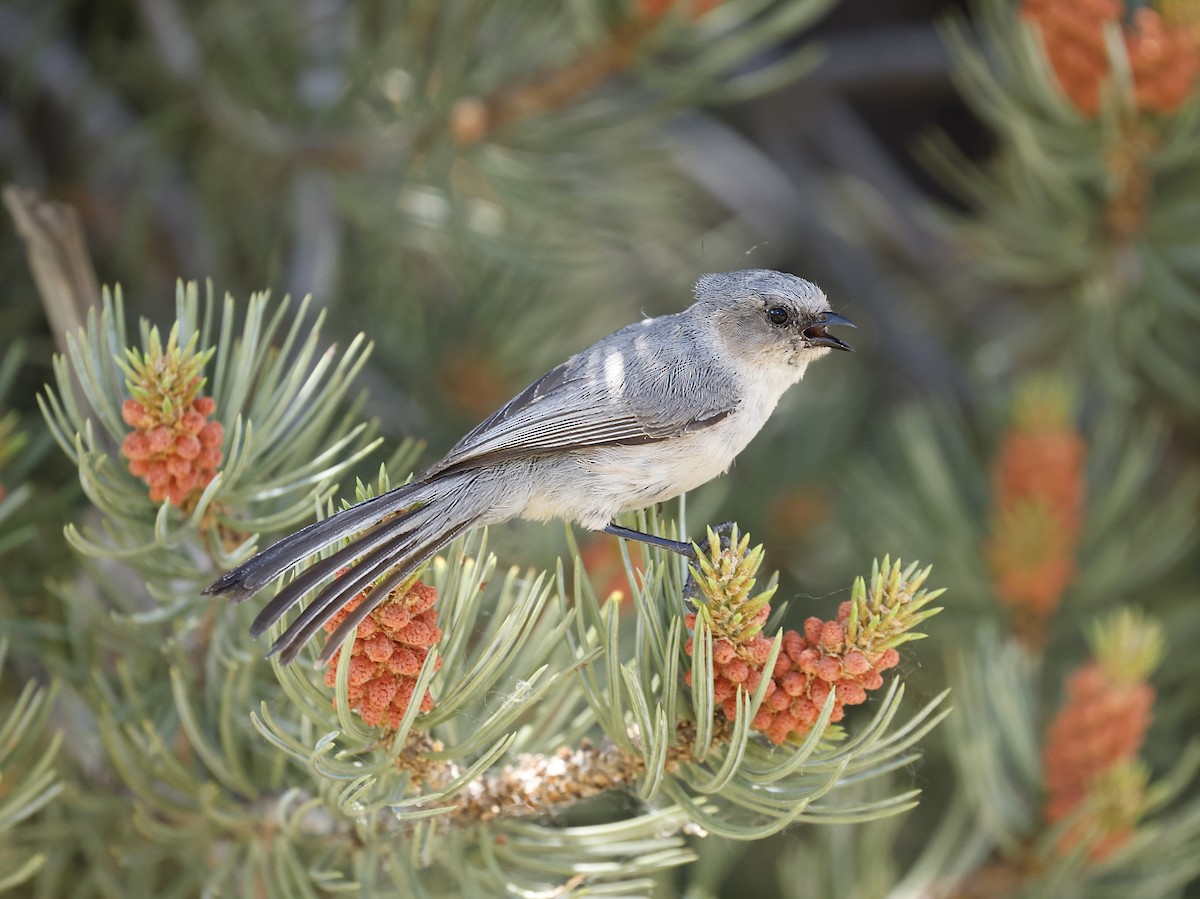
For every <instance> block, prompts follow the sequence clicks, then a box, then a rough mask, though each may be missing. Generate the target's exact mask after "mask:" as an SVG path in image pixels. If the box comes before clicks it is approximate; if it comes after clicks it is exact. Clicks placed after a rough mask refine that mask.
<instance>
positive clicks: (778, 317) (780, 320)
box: [767, 306, 791, 325]
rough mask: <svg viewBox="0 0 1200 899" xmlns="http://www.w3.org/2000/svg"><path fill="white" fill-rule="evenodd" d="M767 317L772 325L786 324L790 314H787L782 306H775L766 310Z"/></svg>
mask: <svg viewBox="0 0 1200 899" xmlns="http://www.w3.org/2000/svg"><path fill="white" fill-rule="evenodd" d="M767 318H768V319H769V320H770V322H771V324H773V325H786V324H787V323H788V321H790V320H791V316H790V315H788V311H787V310H786V309H784V308H783V307H782V306H776V307H775V308H774V309H771V310H769V311H768V312H767Z"/></svg>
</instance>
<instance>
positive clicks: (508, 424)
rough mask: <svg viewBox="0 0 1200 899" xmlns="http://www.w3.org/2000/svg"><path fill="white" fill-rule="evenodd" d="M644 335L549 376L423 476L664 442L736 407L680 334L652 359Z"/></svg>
mask: <svg viewBox="0 0 1200 899" xmlns="http://www.w3.org/2000/svg"><path fill="white" fill-rule="evenodd" d="M637 327H638V326H631V329H632V328H637ZM631 329H625V330H626V331H631ZM624 333H625V331H622V332H618V334H617V335H614V337H616V336H619V335H621V334H624ZM647 336H648V335H646V334H645V333H640V334H639V333H636V332H633V333H631V335H630V336H629V339H627V340H624V341H617V342H616V343H615V345H613V344H611V343H610V344H608V345H601V346H594V347H591V348H590V349H588V350H585V351H584V352H582V353H580V354H578V355H577V356H573V357H571V358H570V359H568V360H567V361H566V362H564V363H563V364H562V365H559V366H558V367H556V368H554V369H551V370H550V371H549V372H547V373H546V374H544V375H542V377H540V378H538V380H536V381H534V382H533V383H532V384H530V385H529V386H528V387H527V388H525V389H524V390H523V391H521V392H520V393H519V394H517V395H516V396H515V397H513V398H512V399H511V400H509V401H508V402H507V403H506V404H505V405H504V406H503V407H501V408H500V409H499V410H497V411H496V412H495V413H493V414H492V415H491V416H490V417H489V418H487V419H486V420H485V421H483V422H481V423H480V424H479V425H478V426H476V427H475V428H474V429H473V430H472V431H471V432H470V433H469V434H467V435H466V436H465V437H463V438H462V440H460V441H459V442H458V443H457V444H456V445H455V446H454V448H453V449H451V450H450V452H449V453H447V454H446V457H445V458H444V459H442V460H441V461H440V462H438V463H436V464H435V465H433V466H432V467H431V468H430V469H429V470H428V471H426V472H425V474H424V477H436V476H438V475H442V474H448V473H450V472H453V471H461V470H463V469H467V468H475V467H478V466H480V465H486V464H491V463H493V462H499V461H503V460H507V459H520V458H527V457H530V456H536V455H542V454H545V453H548V452H555V451H566V450H572V449H584V448H587V447H595V446H611V445H636V444H644V443H653V442H656V441H659V440H667V439H670V438H672V437H678V436H681V435H683V434H686V433H689V432H692V431H698V430H702V429H704V428H707V427H711V426H712V425H714V424H716V423H717V422H719V421H721V420H722V419H724V418H725V417H726V416H728V415H730V414H731V413H732V412H733V411H734V410H735V409H736V408H737V404H738V396H737V394H736V392H735V391H734V390H733V389H732V387H731V385H730V384H729V383H728V382H726V381H717V382H716V383H715V384H714V383H713V380H712V379H711V377H708V375H709V374H710V373H709V372H707V371H705V370H704V365H705V356H704V355H703V354H701V353H699V352H697V348H695V347H694V346H689V345H688V343H689V341H687V340H686V339H685V337H686V335H682V336H679V337H678V339H677V340H674V341H662V340H659V341H655V344H661V343H666V344H667V346H666V347H665V348H660V349H659V350H658V351H655V352H647V351H646V347H645V338H646V337H647ZM636 338H641V340H638V339H636ZM610 341H611V338H610Z"/></svg>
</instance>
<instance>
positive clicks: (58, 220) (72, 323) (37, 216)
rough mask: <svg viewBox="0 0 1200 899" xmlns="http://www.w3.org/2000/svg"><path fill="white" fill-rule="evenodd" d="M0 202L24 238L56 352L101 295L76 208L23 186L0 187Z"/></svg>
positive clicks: (76, 330) (64, 345)
mask: <svg viewBox="0 0 1200 899" xmlns="http://www.w3.org/2000/svg"><path fill="white" fill-rule="evenodd" d="M4 205H5V206H7V207H8V212H9V214H10V215H11V216H12V218H13V222H14V223H15V224H16V227H17V233H18V234H20V235H21V238H22V239H23V240H24V241H25V250H26V254H27V255H28V257H29V268H30V270H31V271H32V272H33V280H34V283H36V284H37V288H38V293H39V294H41V298H42V304H43V305H44V306H45V308H46V317H47V318H49V319H50V329H51V330H52V331H53V332H54V342H55V345H56V346H57V347H58V351H59V352H60V353H65V352H66V351H67V345H66V335H67V334H75V333H76V332H78V331H79V330H80V329H81V328H83V324H84V321H85V320H86V319H87V310H88V309H90V308H92V307H93V306H95V305H97V303H98V302H99V300H100V285H99V282H98V281H97V280H96V271H95V269H94V268H93V267H92V260H91V257H90V256H89V255H88V248H87V238H86V237H84V233H83V225H82V224H81V222H80V219H79V213H78V212H76V211H75V210H74V209H73V208H72V207H70V206H68V205H67V204H65V203H59V202H56V201H54V200H45V199H42V197H40V196H39V195H38V194H37V192H36V191H34V190H31V189H29V188H27V187H18V186H17V185H11V184H10V185H9V186H7V187H5V188H4Z"/></svg>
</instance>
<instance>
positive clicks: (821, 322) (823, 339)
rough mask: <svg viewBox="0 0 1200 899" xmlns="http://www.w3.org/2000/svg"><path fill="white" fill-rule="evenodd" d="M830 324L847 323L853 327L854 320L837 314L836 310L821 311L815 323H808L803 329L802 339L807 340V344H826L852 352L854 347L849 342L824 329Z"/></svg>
mask: <svg viewBox="0 0 1200 899" xmlns="http://www.w3.org/2000/svg"><path fill="white" fill-rule="evenodd" d="M830 325H848V326H849V327H851V328H853V327H854V322H852V321H850V319H848V318H846V317H845V316H844V315H838V314H837V313H836V312H822V313H821V315H820V316H819V317H818V318H817V321H816V323H815V324H812V325H809V326H808V327H807V328H805V329H804V339H805V340H806V341H807V342H808V345H809V346H827V347H830V348H832V349H835V350H846V351H847V352H850V353H852V352H854V348H853V347H851V346H850V344H848V343H846V342H845V341H844V340H838V339H837V338H836V337H834V336H833V335H832V334H830V333H829V332H828V331H827V330H826V328H828V327H829V326H830Z"/></svg>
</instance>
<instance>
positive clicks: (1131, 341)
mask: <svg viewBox="0 0 1200 899" xmlns="http://www.w3.org/2000/svg"><path fill="white" fill-rule="evenodd" d="M1160 5H1161V6H1162V8H1163V11H1162V13H1161V17H1162V18H1164V19H1167V18H1168V17H1169V16H1171V15H1172V14H1174V15H1175V16H1176V18H1175V19H1174V20H1169V21H1170V23H1171V25H1172V27H1173V28H1175V29H1186V28H1188V27H1191V26H1190V24H1189V23H1190V19H1188V16H1189V15H1190V13H1189V12H1188V7H1187V4H1186V3H1179V4H1166V3H1164V4H1160ZM1059 6H1060V9H1063V10H1064V11H1063V12H1062V13H1061V16H1062V18H1063V20H1064V21H1065V20H1067V19H1070V18H1071V16H1073V15H1077V16H1078V17H1079V18H1080V20H1081V30H1082V32H1083V34H1085V35H1086V34H1088V32H1089V30H1091V29H1094V34H1095V42H1096V52H1097V53H1098V54H1099V60H1098V61H1097V62H1095V63H1093V65H1095V66H1096V71H1095V74H1094V75H1093V76H1092V78H1093V81H1094V83H1093V84H1092V85H1091V87H1092V88H1093V89H1094V90H1096V91H1097V93H1098V97H1099V99H1098V102H1097V108H1096V109H1095V110H1094V112H1093V111H1091V110H1089V109H1087V108H1082V109H1081V108H1080V106H1079V105H1078V101H1077V100H1074V99H1073V98H1072V95H1071V94H1070V93H1067V91H1069V89H1070V85H1071V83H1072V82H1070V81H1064V79H1066V78H1068V77H1069V76H1068V75H1067V73H1066V71H1065V70H1064V71H1063V72H1056V71H1055V69H1054V68H1053V62H1054V60H1055V55H1054V54H1055V51H1056V50H1058V48H1059V47H1060V46H1062V47H1063V51H1064V52H1065V51H1066V49H1067V47H1066V45H1067V44H1068V42H1069V41H1070V40H1072V39H1071V38H1070V36H1069V33H1065V32H1064V33H1059V32H1054V31H1050V30H1048V28H1046V29H1044V28H1041V27H1039V25H1038V19H1037V16H1038V13H1037V12H1036V10H1037V6H1036V4H1034V3H1026V4H1024V5H1023V9H1024V10H1025V11H1024V12H1022V13H1020V14H1019V15H1015V14H1014V8H1013V5H1012V4H1010V3H1006V2H1003V0H982V2H980V3H978V4H977V5H976V7H975V10H976V13H977V16H976V20H975V23H974V25H973V26H972V27H968V26H967V25H966V24H965V23H963V22H961V21H957V20H955V21H952V22H951V23H950V26H949V27H948V29H947V31H946V34H947V45H948V47H949V48H950V50H951V52H952V53H953V54H954V72H955V74H956V78H957V81H958V84H959V87H960V90H961V91H962V94H963V96H964V98H965V99H966V100H967V102H968V103H969V104H970V106H971V108H972V110H973V111H974V112H975V113H976V114H977V115H979V116H980V117H981V118H982V119H983V120H984V121H985V122H986V123H987V124H988V126H989V127H990V128H991V129H992V130H993V131H994V132H995V134H996V135H997V139H998V141H999V144H1000V146H999V149H998V152H997V153H996V155H995V157H994V159H992V160H991V162H990V163H989V164H988V165H987V166H986V167H977V166H975V165H974V164H972V163H970V162H968V161H966V160H965V159H963V158H962V157H961V155H960V154H958V153H957V152H956V151H955V150H954V148H953V147H952V145H950V143H949V142H948V141H946V140H944V139H935V140H933V141H931V142H930V144H929V146H928V148H927V149H928V151H929V158H930V159H931V160H932V161H933V170H934V171H935V172H936V173H937V175H938V176H939V177H940V178H941V179H942V180H943V182H944V183H945V184H947V185H948V186H950V187H951V188H952V189H954V190H956V191H957V192H958V194H959V195H960V196H961V197H962V198H963V200H964V201H965V202H966V203H967V204H969V206H970V208H971V215H970V217H969V218H966V217H963V218H959V219H957V221H956V225H957V226H958V227H961V228H962V229H963V231H964V232H965V243H966V244H967V245H968V246H969V248H970V255H971V260H972V264H973V265H978V266H980V268H981V270H982V273H983V274H984V275H985V277H986V278H987V279H989V280H990V281H992V282H993V283H995V284H998V285H1001V286H1003V287H1006V288H1009V289H1011V290H1013V291H1014V292H1016V293H1018V294H1019V295H1021V296H1023V297H1025V298H1026V299H1027V301H1028V303H1029V304H1030V305H1029V308H1031V309H1032V308H1034V306H1035V304H1036V308H1037V309H1038V310H1039V314H1037V315H1036V316H1030V317H1029V319H1028V321H1027V322H1026V324H1027V325H1028V326H1029V327H1036V328H1037V329H1039V330H1041V331H1046V330H1047V329H1050V334H1047V335H1045V336H1047V337H1049V336H1051V335H1052V336H1053V338H1054V339H1055V341H1056V342H1061V343H1062V344H1065V345H1067V346H1072V347H1075V348H1077V349H1078V350H1079V351H1081V352H1083V353H1084V354H1085V356H1086V360H1087V363H1086V364H1087V365H1088V368H1089V370H1090V371H1092V372H1094V373H1095V375H1096V376H1097V377H1100V378H1103V379H1104V380H1105V382H1106V384H1107V386H1108V388H1109V389H1111V390H1112V391H1114V392H1115V393H1117V394H1119V395H1123V396H1125V397H1126V398H1132V397H1139V396H1142V397H1147V398H1155V399H1157V400H1158V401H1159V402H1163V403H1166V404H1167V405H1169V406H1171V407H1176V408H1180V409H1186V410H1188V414H1189V415H1190V416H1193V417H1194V416H1195V414H1196V411H1197V408H1198V403H1200V401H1198V400H1197V397H1200V370H1198V369H1197V368H1196V364H1195V363H1196V354H1195V353H1194V352H1192V349H1191V344H1190V341H1189V339H1188V337H1187V335H1189V334H1190V333H1191V332H1192V331H1193V330H1194V328H1195V325H1196V322H1197V320H1198V319H1200V282H1198V281H1197V255H1196V249H1195V235H1196V233H1197V227H1198V225H1200V221H1198V220H1197V218H1196V207H1195V202H1194V195H1195V192H1194V187H1195V184H1196V178H1197V174H1198V173H1200V155H1198V154H1197V147H1200V142H1198V141H1197V133H1198V132H1197V128H1198V121H1200V119H1198V116H1200V107H1198V106H1197V104H1196V103H1194V102H1186V103H1184V104H1182V106H1181V107H1180V108H1178V109H1175V108H1172V109H1171V110H1170V112H1169V114H1168V113H1166V112H1164V111H1162V110H1161V109H1159V108H1156V107H1155V106H1148V105H1147V100H1146V92H1147V90H1148V88H1149V87H1150V86H1151V85H1150V84H1149V82H1150V80H1151V78H1152V77H1153V78H1154V79H1155V80H1156V81H1160V82H1161V81H1170V82H1171V83H1170V88H1171V89H1172V90H1173V91H1178V92H1181V97H1183V98H1186V97H1187V96H1188V92H1189V91H1190V85H1191V78H1190V77H1189V76H1188V75H1187V73H1186V72H1181V73H1178V74H1176V73H1174V72H1172V71H1164V72H1163V73H1161V74H1160V73H1155V72H1151V73H1147V72H1145V71H1142V70H1141V69H1140V68H1139V66H1138V59H1137V57H1136V52H1137V44H1136V42H1135V38H1136V35H1137V33H1138V32H1137V30H1136V28H1135V27H1134V26H1125V27H1126V30H1125V31H1124V32H1123V30H1122V28H1123V26H1122V23H1121V21H1120V19H1119V18H1118V17H1117V16H1116V15H1114V16H1113V17H1112V18H1111V19H1109V20H1107V21H1106V19H1105V13H1102V12H1101V11H1100V10H1101V7H1104V8H1105V9H1108V8H1109V7H1110V6H1111V8H1112V10H1115V11H1116V12H1117V13H1119V12H1120V11H1121V10H1122V4H1120V3H1117V4H1092V5H1091V6H1092V7H1095V8H1094V9H1093V8H1091V7H1089V5H1088V4H1086V3H1078V4H1071V3H1068V2H1064V3H1062V4H1060V5H1059ZM1072 6H1076V7H1078V12H1077V13H1075V12H1073V10H1071V9H1068V7H1072ZM1130 6H1131V8H1132V7H1133V6H1134V4H1130ZM1143 12H1148V13H1149V15H1150V16H1152V17H1158V16H1160V13H1158V12H1156V11H1154V10H1152V9H1151V8H1150V7H1146V9H1145V10H1143ZM1139 15H1141V14H1139ZM1139 23H1140V20H1139ZM1064 27H1065V26H1064ZM1160 28H1161V26H1160ZM1123 34H1124V35H1131V36H1126V37H1123ZM1081 40H1082V39H1081ZM1156 40H1157V44H1156V46H1159V45H1161V46H1160V48H1159V49H1158V50H1157V51H1156V50H1155V49H1154V47H1151V48H1148V50H1147V52H1151V53H1153V52H1157V53H1158V54H1159V55H1160V56H1164V57H1165V56H1166V55H1167V53H1168V52H1170V51H1173V50H1174V47H1171V46H1168V44H1167V41H1166V40H1165V39H1164V38H1163V37H1158V38H1157V39H1156ZM1187 46H1189V47H1190V44H1189V45H1187ZM1088 49H1090V47H1089V48H1088ZM1078 52H1079V53H1080V54H1085V53H1086V52H1087V50H1086V49H1080V50H1079V51H1078ZM1188 52H1193V53H1194V50H1190V51H1188ZM1105 55H1107V61H1105V59H1104V57H1105ZM1085 58H1086V57H1085ZM1076 77H1086V76H1082V75H1080V76H1076ZM1193 77H1194V76H1193ZM1064 85H1066V86H1065V87H1064ZM1154 87H1158V85H1157V84H1155V85H1154ZM1011 338H1012V340H1013V346H1014V347H1020V346H1021V345H1026V346H1029V345H1032V346H1044V345H1045V344H1043V343H1042V342H1041V341H1040V340H1038V339H1037V338H1036V337H1033V338H1032V339H1031V335H1030V334H1029V333H1028V331H1027V329H1026V328H1025V327H1022V326H1021V325H1020V323H1018V324H1017V325H1016V327H1014V328H1013V332H1012V334H1011ZM1147 346H1152V347H1154V348H1155V351H1154V352H1146V351H1145V350H1146V348H1147Z"/></svg>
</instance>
